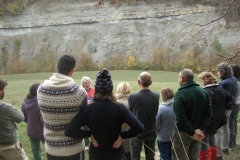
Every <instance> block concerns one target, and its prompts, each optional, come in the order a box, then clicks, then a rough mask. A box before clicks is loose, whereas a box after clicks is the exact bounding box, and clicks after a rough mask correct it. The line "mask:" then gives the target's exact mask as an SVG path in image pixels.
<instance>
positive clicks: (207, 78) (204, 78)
mask: <svg viewBox="0 0 240 160" xmlns="http://www.w3.org/2000/svg"><path fill="white" fill-rule="evenodd" d="M198 79H199V80H200V81H201V82H203V84H204V85H205V86H206V85H208V84H213V83H214V84H217V80H216V77H215V76H214V75H213V74H212V73H211V72H202V73H200V74H199V75H198Z"/></svg>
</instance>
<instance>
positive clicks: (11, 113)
mask: <svg viewBox="0 0 240 160" xmlns="http://www.w3.org/2000/svg"><path fill="white" fill-rule="evenodd" d="M8 117H9V118H10V119H11V120H12V121H13V122H16V123H20V122H22V121H23V120H24V115H23V112H21V111H20V110H17V109H15V108H14V107H12V106H9V107H8Z"/></svg>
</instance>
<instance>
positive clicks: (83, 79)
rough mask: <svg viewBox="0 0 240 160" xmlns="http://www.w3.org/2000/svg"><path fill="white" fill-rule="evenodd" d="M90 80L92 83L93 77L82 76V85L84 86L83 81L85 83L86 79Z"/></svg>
mask: <svg viewBox="0 0 240 160" xmlns="http://www.w3.org/2000/svg"><path fill="white" fill-rule="evenodd" d="M86 80H87V81H90V82H91V83H92V80H91V78H89V77H87V76H83V77H82V80H81V84H82V86H83V83H84V81H86Z"/></svg>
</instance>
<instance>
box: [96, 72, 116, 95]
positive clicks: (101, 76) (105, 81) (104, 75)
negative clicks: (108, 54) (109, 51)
mask: <svg viewBox="0 0 240 160" xmlns="http://www.w3.org/2000/svg"><path fill="white" fill-rule="evenodd" d="M112 91H113V83H112V79H111V75H110V74H109V72H108V70H107V69H106V68H103V69H102V70H101V71H99V72H98V74H97V78H96V82H95V92H96V93H97V92H100V93H111V92H112Z"/></svg>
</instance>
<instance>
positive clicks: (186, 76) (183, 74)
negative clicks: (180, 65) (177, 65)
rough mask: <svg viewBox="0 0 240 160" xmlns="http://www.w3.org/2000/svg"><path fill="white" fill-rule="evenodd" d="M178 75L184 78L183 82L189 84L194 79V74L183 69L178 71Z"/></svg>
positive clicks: (189, 70)
mask: <svg viewBox="0 0 240 160" xmlns="http://www.w3.org/2000/svg"><path fill="white" fill-rule="evenodd" d="M179 75H180V76H181V77H183V78H184V81H185V82H190V81H193V79H194V74H193V71H192V70H191V69H183V70H181V71H180V73H179Z"/></svg>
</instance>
